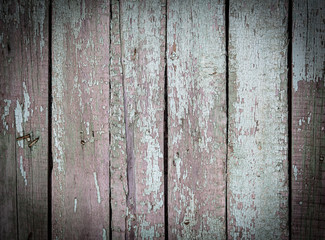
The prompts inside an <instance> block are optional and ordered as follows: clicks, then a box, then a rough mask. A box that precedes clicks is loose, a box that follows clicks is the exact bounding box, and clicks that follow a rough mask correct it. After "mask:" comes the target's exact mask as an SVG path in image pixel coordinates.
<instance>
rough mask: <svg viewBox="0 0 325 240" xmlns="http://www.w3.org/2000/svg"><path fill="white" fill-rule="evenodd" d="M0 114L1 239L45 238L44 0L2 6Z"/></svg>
mask: <svg viewBox="0 0 325 240" xmlns="http://www.w3.org/2000/svg"><path fill="white" fill-rule="evenodd" d="M0 116H1V123H0V213H1V216H0V229H1V230H0V239H32V238H33V239H34V238H35V239H47V234H48V233H47V230H48V225H47V220H48V184H47V182H48V181H47V180H48V118H47V116H48V2H47V1H2V2H1V3H0ZM27 134H30V138H29V140H30V141H29V142H28V139H24V140H16V138H18V137H21V136H25V135H27ZM37 138H39V139H38V141H37V142H36V143H35V144H34V145H33V146H31V147H29V146H28V145H29V144H31V142H32V141H33V140H35V139H37Z"/></svg>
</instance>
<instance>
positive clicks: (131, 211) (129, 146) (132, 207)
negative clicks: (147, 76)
mask: <svg viewBox="0 0 325 240" xmlns="http://www.w3.org/2000/svg"><path fill="white" fill-rule="evenodd" d="M121 9H122V2H121V1H119V32H120V46H121V56H120V64H121V69H122V88H123V89H122V91H123V107H124V124H125V138H126V163H127V185H128V193H127V196H126V202H127V203H126V204H127V216H126V219H125V225H126V231H125V239H129V238H130V239H134V238H135V233H134V228H133V221H131V226H130V232H129V230H128V229H129V226H128V222H129V221H128V220H129V218H130V215H131V217H132V218H133V217H134V216H135V213H136V185H135V175H134V173H133V174H132V172H133V171H134V155H133V154H134V151H133V133H132V134H130V133H131V131H132V130H133V129H129V121H128V110H127V105H128V104H127V102H126V100H127V98H126V86H125V75H124V74H125V69H124V64H123V56H124V46H123V45H124V44H123V41H122V33H123V31H122V21H121V19H122V18H121V17H122V16H121ZM130 140H131V141H132V142H130ZM131 184H132V186H130V185H131Z"/></svg>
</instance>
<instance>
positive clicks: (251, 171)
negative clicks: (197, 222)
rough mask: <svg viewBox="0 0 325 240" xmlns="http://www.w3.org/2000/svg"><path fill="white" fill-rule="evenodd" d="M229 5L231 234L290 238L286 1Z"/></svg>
mask: <svg viewBox="0 0 325 240" xmlns="http://www.w3.org/2000/svg"><path fill="white" fill-rule="evenodd" d="M229 7H230V16H229V24H230V28H229V145H228V154H229V160H228V190H227V195H228V196H227V197H228V198H227V203H228V208H227V211H228V234H229V236H228V238H229V239H282V238H287V237H288V156H287V154H288V106H287V43H288V40H287V11H288V9H287V7H288V6H287V2H286V1H283V0H281V1H272V0H267V1H257V0H256V1H244V0H239V1H235V0H233V1H230V6H229Z"/></svg>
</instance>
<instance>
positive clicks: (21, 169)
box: [19, 156, 27, 186]
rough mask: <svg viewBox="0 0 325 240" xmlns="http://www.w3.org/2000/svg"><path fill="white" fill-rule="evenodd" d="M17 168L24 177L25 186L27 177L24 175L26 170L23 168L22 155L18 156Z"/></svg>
mask: <svg viewBox="0 0 325 240" xmlns="http://www.w3.org/2000/svg"><path fill="white" fill-rule="evenodd" d="M19 165H20V166H19V168H20V173H21V176H22V177H23V178H24V182H25V186H27V177H26V171H25V170H24V164H23V157H22V156H20V158H19Z"/></svg>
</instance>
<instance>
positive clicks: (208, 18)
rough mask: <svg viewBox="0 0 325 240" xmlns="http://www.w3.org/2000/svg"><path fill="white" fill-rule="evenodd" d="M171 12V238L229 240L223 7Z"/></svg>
mask: <svg viewBox="0 0 325 240" xmlns="http://www.w3.org/2000/svg"><path fill="white" fill-rule="evenodd" d="M167 6H168V10H167V12H168V21H167V43H168V53H167V57H168V60H167V63H168V64H167V66H168V225H169V226H168V236H169V238H171V239H176V238H177V239H225V238H226V230H225V227H226V224H225V213H226V208H225V200H226V195H225V190H226V177H225V176H226V175H225V161H226V151H227V148H226V122H227V121H226V109H227V106H226V55H225V50H226V48H225V40H226V39H225V3H224V1H219V0H210V1H191V2H187V1H181V0H170V1H168V4H167Z"/></svg>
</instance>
